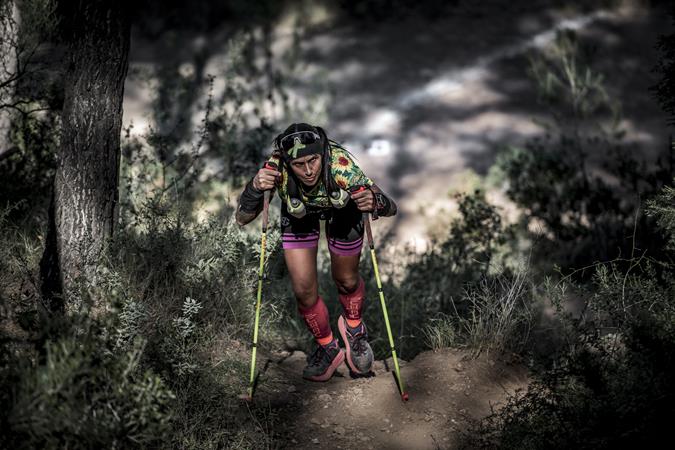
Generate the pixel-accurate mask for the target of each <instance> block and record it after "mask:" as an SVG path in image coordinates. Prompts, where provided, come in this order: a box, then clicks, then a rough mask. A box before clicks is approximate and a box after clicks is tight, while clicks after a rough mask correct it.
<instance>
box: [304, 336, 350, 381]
mask: <svg viewBox="0 0 675 450" xmlns="http://www.w3.org/2000/svg"><path fill="white" fill-rule="evenodd" d="M344 360H345V352H343V351H342V349H341V348H340V346H339V345H338V342H337V339H333V342H331V343H330V344H328V345H325V346H324V345H319V346H318V347H317V348H316V350H314V352H313V353H312V354H311V355H309V356H308V357H307V366H306V367H305V370H303V371H302V377H303V378H305V379H306V380H311V381H327V380H329V379H330V377H332V376H333V372H335V369H337V368H338V366H339V365H340V364H342V362H343V361H344Z"/></svg>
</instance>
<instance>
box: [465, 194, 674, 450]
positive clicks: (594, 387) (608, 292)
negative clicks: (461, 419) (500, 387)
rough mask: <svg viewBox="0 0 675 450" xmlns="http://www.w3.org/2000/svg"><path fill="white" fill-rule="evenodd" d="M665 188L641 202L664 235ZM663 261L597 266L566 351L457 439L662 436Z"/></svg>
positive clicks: (649, 441)
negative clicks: (497, 408)
mask: <svg viewBox="0 0 675 450" xmlns="http://www.w3.org/2000/svg"><path fill="white" fill-rule="evenodd" d="M671 195H672V189H671V188H667V189H664V191H663V192H662V193H661V194H660V195H659V196H658V197H657V198H656V199H655V200H654V201H652V202H650V203H649V205H650V206H649V209H648V211H649V213H650V214H651V215H654V216H655V218H656V219H657V223H660V224H661V225H662V227H663V230H664V231H665V232H666V233H667V234H669V235H668V240H669V242H672V240H673V237H674V235H673V234H672V227H671V225H672V223H673V222H672V219H673V217H675V208H673V206H672V203H667V202H668V201H669V199H670V196H671ZM664 201H666V203H664ZM670 261H672V259H669V260H667V261H659V260H655V259H652V258H646V257H635V258H632V259H630V260H629V264H628V265H627V266H626V265H625V264H615V263H608V264H598V265H596V266H595V270H594V276H593V283H592V286H591V288H592V289H586V292H587V294H586V302H587V305H588V306H587V309H586V312H585V314H584V315H582V316H581V318H580V319H578V320H575V321H574V322H572V323H571V324H569V327H570V328H571V329H573V330H574V333H573V334H571V338H572V340H571V342H570V346H569V347H568V348H567V351H565V352H564V353H563V354H562V356H561V357H560V358H558V359H557V361H556V364H554V365H553V367H552V368H551V369H549V370H547V371H544V372H543V373H540V374H539V375H538V377H537V380H536V382H535V383H533V384H532V385H531V386H530V387H529V388H528V389H527V391H526V392H524V393H520V394H518V395H516V396H514V397H513V398H511V400H510V401H509V403H508V404H507V405H506V406H505V407H504V408H503V409H502V410H500V411H497V412H494V413H493V414H492V415H491V416H489V417H488V418H487V419H485V420H484V421H482V422H481V423H480V424H478V425H477V426H476V427H475V428H474V429H473V430H472V432H473V435H470V436H468V437H467V440H466V442H465V447H466V448H519V449H520V448H617V447H622V448H623V447H627V448H630V447H636V446H638V445H647V446H650V445H651V446H658V445H660V444H659V443H661V442H664V439H667V438H668V420H669V418H670V417H672V416H673V414H674V413H675V406H674V405H675V383H674V379H673V377H672V373H673V371H674V370H675V281H673V280H675V277H674V276H673V275H675V266H674V265H673V264H672V262H670ZM655 266H658V267H660V270H659V271H655V270H654V267H655ZM562 319H563V320H568V318H562Z"/></svg>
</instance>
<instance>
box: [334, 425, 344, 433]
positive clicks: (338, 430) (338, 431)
mask: <svg viewBox="0 0 675 450" xmlns="http://www.w3.org/2000/svg"><path fill="white" fill-rule="evenodd" d="M333 431H334V432H335V433H336V434H345V429H344V427H341V426H339V425H338V426H337V427H335V428H334V429H333Z"/></svg>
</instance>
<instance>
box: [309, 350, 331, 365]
mask: <svg viewBox="0 0 675 450" xmlns="http://www.w3.org/2000/svg"><path fill="white" fill-rule="evenodd" d="M327 356H328V351H326V349H325V348H323V346H322V345H319V346H318V347H317V348H316V350H314V352H312V354H311V355H310V356H309V358H307V362H308V363H309V365H310V366H319V365H321V361H323V360H324V359H325V358H326V357H327Z"/></svg>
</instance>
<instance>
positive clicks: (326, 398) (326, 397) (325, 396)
mask: <svg viewBox="0 0 675 450" xmlns="http://www.w3.org/2000/svg"><path fill="white" fill-rule="evenodd" d="M319 400H321V401H322V402H330V401H331V400H333V398H332V397H331V396H330V395H329V394H321V395H319Z"/></svg>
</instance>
